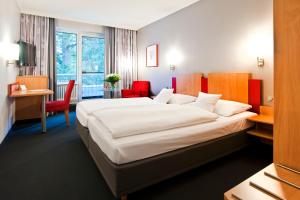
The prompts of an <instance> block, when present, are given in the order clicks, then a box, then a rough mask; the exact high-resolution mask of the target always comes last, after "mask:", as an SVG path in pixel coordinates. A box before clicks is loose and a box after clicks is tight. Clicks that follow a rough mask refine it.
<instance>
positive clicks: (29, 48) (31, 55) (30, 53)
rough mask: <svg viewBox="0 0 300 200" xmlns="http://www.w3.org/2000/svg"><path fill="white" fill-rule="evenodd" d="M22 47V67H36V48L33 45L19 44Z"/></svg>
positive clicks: (20, 61)
mask: <svg viewBox="0 0 300 200" xmlns="http://www.w3.org/2000/svg"><path fill="white" fill-rule="evenodd" d="M19 45H20V58H19V65H20V66H36V62H35V54H36V48H35V46H34V45H33V44H29V43H26V42H23V41H20V42H19Z"/></svg>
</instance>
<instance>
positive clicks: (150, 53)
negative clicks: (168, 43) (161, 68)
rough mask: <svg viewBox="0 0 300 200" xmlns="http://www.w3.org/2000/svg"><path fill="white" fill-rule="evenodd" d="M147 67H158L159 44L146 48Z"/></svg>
mask: <svg viewBox="0 0 300 200" xmlns="http://www.w3.org/2000/svg"><path fill="white" fill-rule="evenodd" d="M146 66H147V67H158V44H153V45H150V46H148V47H147V48H146Z"/></svg>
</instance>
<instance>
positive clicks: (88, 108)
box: [76, 97, 157, 127]
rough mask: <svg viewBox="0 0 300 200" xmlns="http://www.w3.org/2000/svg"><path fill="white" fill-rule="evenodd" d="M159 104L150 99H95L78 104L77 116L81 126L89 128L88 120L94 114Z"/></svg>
mask: <svg viewBox="0 0 300 200" xmlns="http://www.w3.org/2000/svg"><path fill="white" fill-rule="evenodd" d="M150 104H157V102H156V101H153V100H152V99H150V98H148V97H142V98H119V99H94V100H87V101H82V102H80V103H78V104H77V107H76V116H77V119H78V120H79V122H80V123H81V125H83V126H85V127H87V126H88V118H89V116H90V115H91V113H92V112H94V111H97V110H103V109H108V108H119V107H126V106H135V105H150Z"/></svg>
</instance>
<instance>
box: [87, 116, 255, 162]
mask: <svg viewBox="0 0 300 200" xmlns="http://www.w3.org/2000/svg"><path fill="white" fill-rule="evenodd" d="M254 115H256V114H255V113H252V112H243V113H240V114H237V115H234V116H231V117H221V116H220V117H219V118H218V119H217V120H216V121H214V122H208V123H204V124H199V125H194V126H189V127H182V128H176V129H170V130H166V131H159V132H153V133H146V134H141V135H134V136H128V137H123V138H118V139H113V138H112V137H111V135H110V134H109V133H108V130H107V129H106V128H105V126H104V125H102V124H101V122H100V121H98V120H97V119H96V118H94V117H93V116H91V117H90V119H89V123H88V128H89V131H90V135H91V138H92V139H93V140H94V141H95V142H96V144H98V146H99V147H100V149H101V150H102V151H103V152H104V153H105V154H106V155H107V156H108V158H109V159H110V160H111V161H112V162H113V163H115V164H125V163H129V162H133V161H137V160H141V159H144V158H149V157H152V156H155V155H159V154H162V153H166V152H170V151H173V150H177V149H180V148H184V147H187V146H191V145H194V144H198V143H201V142H205V141H208V140H211V139H215V138H218V137H222V136H225V135H229V134H231V133H235V132H238V131H242V130H245V129H247V128H249V127H251V126H252V125H253V123H251V122H249V121H248V120H247V118H248V117H250V116H254Z"/></svg>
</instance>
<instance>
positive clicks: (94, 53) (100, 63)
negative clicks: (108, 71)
mask: <svg viewBox="0 0 300 200" xmlns="http://www.w3.org/2000/svg"><path fill="white" fill-rule="evenodd" d="M81 77H82V85H81V88H82V93H81V96H82V98H83V99H85V98H99V97H103V88H104V87H103V85H104V38H101V37H99V36H98V37H97V36H91V35H82V36H81Z"/></svg>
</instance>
